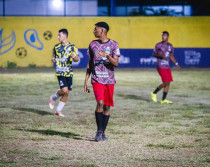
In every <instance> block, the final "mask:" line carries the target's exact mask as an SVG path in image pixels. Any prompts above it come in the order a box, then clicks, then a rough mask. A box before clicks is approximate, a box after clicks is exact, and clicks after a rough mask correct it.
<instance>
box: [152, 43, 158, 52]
mask: <svg viewBox="0 0 210 167" xmlns="http://www.w3.org/2000/svg"><path fill="white" fill-rule="evenodd" d="M153 53H154V54H158V45H157V44H156V45H155V48H154V50H153Z"/></svg>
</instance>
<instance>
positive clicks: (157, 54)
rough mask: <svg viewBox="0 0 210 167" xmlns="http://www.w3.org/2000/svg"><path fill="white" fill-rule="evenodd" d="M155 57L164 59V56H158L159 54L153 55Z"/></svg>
mask: <svg viewBox="0 0 210 167" xmlns="http://www.w3.org/2000/svg"><path fill="white" fill-rule="evenodd" d="M153 56H154V57H156V58H158V59H164V57H165V56H164V55H158V54H157V53H154V54H153Z"/></svg>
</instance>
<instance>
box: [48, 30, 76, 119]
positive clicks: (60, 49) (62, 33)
mask: <svg viewBox="0 0 210 167" xmlns="http://www.w3.org/2000/svg"><path fill="white" fill-rule="evenodd" d="M58 40H59V42H60V43H59V44H56V45H55V47H54V49H53V58H52V62H54V63H56V76H57V78H58V82H59V85H60V89H58V91H57V92H56V93H55V94H54V95H52V96H50V101H49V107H50V109H53V108H54V104H55V101H56V100H57V99H58V98H60V101H59V103H58V106H57V111H56V115H57V116H62V117H64V115H63V114H62V109H63V107H64V105H65V103H66V101H67V99H68V95H69V91H70V90H72V80H73V70H72V60H73V61H76V62H78V61H79V58H78V49H77V48H76V47H75V45H74V44H71V43H70V42H69V41H68V31H67V29H61V30H59V31H58Z"/></svg>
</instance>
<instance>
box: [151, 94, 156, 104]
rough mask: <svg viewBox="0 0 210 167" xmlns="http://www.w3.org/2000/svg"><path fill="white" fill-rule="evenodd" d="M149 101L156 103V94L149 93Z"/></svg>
mask: <svg viewBox="0 0 210 167" xmlns="http://www.w3.org/2000/svg"><path fill="white" fill-rule="evenodd" d="M151 99H152V101H154V102H155V103H157V94H155V93H153V92H151Z"/></svg>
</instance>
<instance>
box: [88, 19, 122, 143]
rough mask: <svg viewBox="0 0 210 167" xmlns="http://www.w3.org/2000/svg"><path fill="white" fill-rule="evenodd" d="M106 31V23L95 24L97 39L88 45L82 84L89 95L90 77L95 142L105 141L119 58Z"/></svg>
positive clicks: (107, 26)
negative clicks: (93, 104) (89, 80)
mask: <svg viewBox="0 0 210 167" xmlns="http://www.w3.org/2000/svg"><path fill="white" fill-rule="evenodd" d="M108 31H109V25H108V24H107V23H106V22H98V23H96V24H95V29H94V31H93V33H94V35H95V37H96V38H98V39H97V40H94V41H92V42H91V43H90V45H89V49H88V55H89V62H88V65H87V71H86V76H85V82H84V92H85V93H89V88H88V78H89V77H90V75H91V83H92V86H93V92H94V95H95V99H96V101H97V105H96V110H95V119H96V124H97V132H96V136H95V141H100V140H103V141H105V140H107V138H106V136H105V130H106V127H107V124H108V121H109V117H110V106H114V103H113V94H114V85H115V83H116V81H115V76H114V67H117V66H118V64H119V56H120V50H119V47H118V43H117V42H115V41H113V40H111V39H109V38H108V37H107V33H108Z"/></svg>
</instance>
